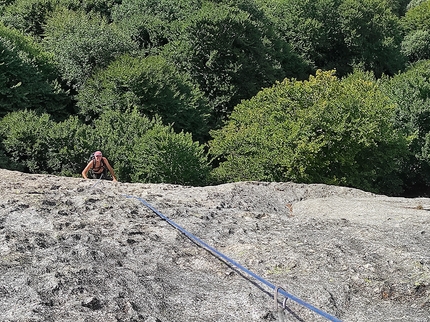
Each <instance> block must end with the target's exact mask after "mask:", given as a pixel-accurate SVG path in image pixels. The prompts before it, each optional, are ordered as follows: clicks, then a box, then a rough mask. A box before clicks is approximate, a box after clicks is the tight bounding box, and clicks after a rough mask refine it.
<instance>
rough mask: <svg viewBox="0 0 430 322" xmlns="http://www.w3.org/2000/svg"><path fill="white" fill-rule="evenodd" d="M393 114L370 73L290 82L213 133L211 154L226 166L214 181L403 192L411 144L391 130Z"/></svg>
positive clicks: (262, 95)
mask: <svg viewBox="0 0 430 322" xmlns="http://www.w3.org/2000/svg"><path fill="white" fill-rule="evenodd" d="M393 111H394V104H393V103H392V102H391V101H390V99H389V98H388V97H387V96H385V95H384V94H383V93H382V92H381V91H380V90H379V89H378V86H377V84H376V83H375V81H374V79H373V78H372V76H371V75H369V74H364V73H361V72H356V73H354V74H353V75H351V76H349V77H348V78H345V79H342V80H341V79H338V78H337V77H335V76H334V74H333V72H321V71H319V72H317V74H316V76H311V77H310V78H309V80H308V81H304V82H302V81H297V80H294V79H291V80H289V79H285V80H284V81H283V82H281V83H277V84H276V85H275V86H273V87H272V88H268V89H264V90H262V91H261V92H260V93H258V94H257V95H256V96H255V97H254V98H252V99H251V100H247V101H243V102H242V103H241V104H239V105H238V106H237V107H236V108H235V110H234V111H233V113H232V115H231V118H230V119H229V121H228V122H227V124H226V125H225V127H224V128H222V129H220V130H217V131H212V132H211V133H212V135H213V140H212V141H211V142H210V143H209V146H210V153H211V155H213V156H214V157H215V158H218V160H219V161H220V165H219V167H218V168H216V169H215V170H214V176H215V178H216V179H217V180H219V181H221V182H225V181H240V180H262V181H290V180H292V181H295V182H304V183H326V184H336V185H344V186H351V187H356V188H359V189H364V190H368V191H375V192H383V193H399V192H400V190H401V184H402V182H401V180H400V179H399V177H398V171H399V170H400V163H401V160H402V156H403V155H405V154H406V147H407V146H406V144H407V142H406V139H405V138H404V136H403V135H402V133H399V132H396V131H394V130H393V126H392V125H391V120H392V116H393Z"/></svg>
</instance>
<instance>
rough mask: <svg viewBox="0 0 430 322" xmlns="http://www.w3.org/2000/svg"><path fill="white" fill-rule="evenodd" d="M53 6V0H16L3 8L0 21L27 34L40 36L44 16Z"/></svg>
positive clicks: (44, 20)
mask: <svg viewBox="0 0 430 322" xmlns="http://www.w3.org/2000/svg"><path fill="white" fill-rule="evenodd" d="M53 8H54V1H53V0H16V1H14V3H13V4H12V5H9V6H7V7H6V8H5V12H4V13H3V14H2V17H1V21H2V22H3V23H4V24H5V25H6V26H9V27H13V28H15V29H18V30H20V31H22V32H24V33H26V34H28V35H32V36H37V37H41V36H42V34H43V32H44V29H43V25H44V24H45V22H46V16H47V15H48V14H49V13H50V12H52V11H53Z"/></svg>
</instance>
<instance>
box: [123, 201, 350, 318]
mask: <svg viewBox="0 0 430 322" xmlns="http://www.w3.org/2000/svg"><path fill="white" fill-rule="evenodd" d="M125 196H126V197H127V198H135V199H137V200H139V201H140V202H141V203H143V204H144V205H145V206H146V207H148V208H149V209H151V210H152V211H153V212H154V213H156V214H157V215H158V216H160V217H161V218H162V219H164V220H165V221H167V222H168V223H169V224H170V225H172V226H173V227H175V228H176V229H178V230H179V231H180V232H182V233H183V234H185V235H186V236H187V237H188V238H190V239H191V240H194V241H195V242H196V243H198V244H200V245H201V246H203V247H204V248H206V249H207V250H209V251H210V252H211V253H213V254H215V255H217V256H218V257H220V258H222V259H224V260H225V261H226V262H228V263H230V264H232V265H234V266H236V267H237V268H239V269H241V270H242V271H244V272H245V273H247V274H248V275H251V276H252V277H254V278H255V279H257V280H258V281H260V282H261V283H263V284H265V285H266V286H268V287H270V288H271V289H272V290H276V291H277V292H279V293H280V294H282V295H283V296H285V297H286V298H289V299H291V300H293V301H295V302H297V303H299V304H300V305H302V306H304V307H306V308H308V309H309V310H312V311H314V312H315V313H318V314H319V315H321V316H323V317H325V318H326V319H328V320H330V321H335V322H341V320H339V319H338V318H336V317H334V316H332V315H330V314H328V313H326V312H324V311H321V310H320V309H318V308H316V307H314V306H312V305H310V304H309V303H307V302H305V301H303V300H301V299H299V298H298V297H295V296H294V295H292V294H289V293H287V292H285V291H284V290H283V289H282V288H277V287H276V286H275V285H273V284H272V283H270V282H268V281H266V280H265V279H263V278H262V277H260V276H258V275H256V274H255V273H253V272H251V271H250V270H248V269H247V268H245V267H243V266H242V265H240V264H239V263H237V262H236V261H234V260H232V259H230V258H229V257H227V256H225V255H224V254H222V253H220V252H219V251H217V250H216V249H215V248H213V247H211V246H209V245H208V244H206V243H205V242H204V241H202V240H201V239H199V238H198V237H196V236H194V235H193V234H191V233H189V232H188V231H186V230H185V229H184V228H182V227H181V226H179V225H177V224H176V223H175V222H174V221H172V220H171V219H169V218H168V217H166V216H165V215H163V214H162V213H161V212H159V211H158V210H157V209H155V208H154V207H152V206H151V205H150V204H149V203H148V202H146V201H145V200H144V199H142V198H139V197H134V196H129V195H125Z"/></svg>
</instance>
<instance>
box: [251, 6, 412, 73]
mask: <svg viewBox="0 0 430 322" xmlns="http://www.w3.org/2000/svg"><path fill="white" fill-rule="evenodd" d="M257 2H258V3H259V4H260V5H261V6H262V8H264V11H265V12H266V13H267V15H268V16H269V17H270V20H271V21H273V23H274V26H275V28H276V30H277V31H278V33H279V34H280V35H281V36H282V37H284V39H285V40H286V41H287V42H289V43H291V45H292V47H293V49H294V50H295V52H297V53H299V54H300V55H302V57H303V58H304V59H305V60H306V61H308V63H309V64H310V65H312V66H313V67H314V68H319V69H324V70H328V69H336V71H337V73H338V74H339V75H340V76H345V75H347V74H348V73H351V72H352V71H353V69H354V68H355V67H357V66H359V67H361V68H363V69H365V70H369V71H373V72H374V73H375V75H377V76H378V77H379V76H380V75H382V74H383V73H387V74H391V75H392V74H394V73H396V72H397V71H399V70H401V69H402V68H403V66H404V57H403V56H402V55H401V53H400V43H401V41H402V30H401V28H400V24H399V17H398V16H397V14H396V13H394V12H393V11H396V12H398V11H402V9H401V6H400V5H399V6H397V4H398V3H397V2H396V3H387V1H385V0H312V1H311V0H288V1H284V0H274V1H270V2H269V3H267V1H263V0H258V1H257ZM391 2H392V1H391Z"/></svg>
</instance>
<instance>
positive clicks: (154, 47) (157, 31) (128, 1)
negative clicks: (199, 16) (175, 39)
mask: <svg viewBox="0 0 430 322" xmlns="http://www.w3.org/2000/svg"><path fill="white" fill-rule="evenodd" d="M200 7H201V0H193V1H190V0H179V1H172V0H124V1H122V3H121V4H120V5H118V6H116V7H115V8H114V9H113V10H112V18H113V21H114V22H115V23H117V24H118V25H119V26H120V27H121V28H122V29H123V30H124V32H125V33H127V34H128V37H129V38H130V39H131V40H133V41H134V42H136V43H137V45H138V46H139V48H140V49H141V50H143V51H145V52H147V53H151V54H154V52H158V51H159V49H160V48H161V47H163V46H164V45H166V44H167V43H168V42H169V41H171V40H172V36H173V33H172V29H174V28H176V27H175V26H176V24H177V22H178V21H181V20H184V19H185V18H186V17H188V16H191V15H193V13H194V12H195V11H197V10H198V9H199V8H200Z"/></svg>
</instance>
